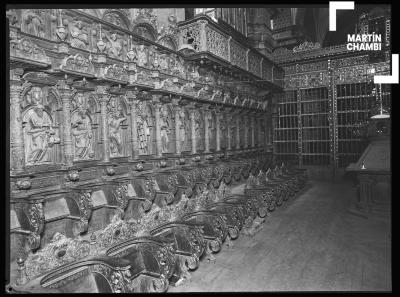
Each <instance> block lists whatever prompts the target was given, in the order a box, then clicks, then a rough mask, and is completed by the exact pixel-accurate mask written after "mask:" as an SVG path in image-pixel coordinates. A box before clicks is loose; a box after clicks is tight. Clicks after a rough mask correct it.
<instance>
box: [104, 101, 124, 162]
mask: <svg viewBox="0 0 400 297" xmlns="http://www.w3.org/2000/svg"><path fill="white" fill-rule="evenodd" d="M107 109H108V131H109V139H110V157H111V158H115V157H123V156H125V155H126V153H125V152H126V149H124V148H125V147H126V145H125V143H126V138H127V128H128V125H127V124H126V123H127V118H128V116H127V110H128V104H127V103H126V102H125V99H124V97H123V96H111V98H110V101H109V102H108V105H107Z"/></svg>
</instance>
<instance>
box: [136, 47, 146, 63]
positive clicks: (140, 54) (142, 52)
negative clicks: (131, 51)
mask: <svg viewBox="0 0 400 297" xmlns="http://www.w3.org/2000/svg"><path fill="white" fill-rule="evenodd" d="M137 58H138V65H139V66H141V67H144V66H146V65H147V53H146V48H145V46H144V45H143V44H141V45H139V47H138V49H137Z"/></svg>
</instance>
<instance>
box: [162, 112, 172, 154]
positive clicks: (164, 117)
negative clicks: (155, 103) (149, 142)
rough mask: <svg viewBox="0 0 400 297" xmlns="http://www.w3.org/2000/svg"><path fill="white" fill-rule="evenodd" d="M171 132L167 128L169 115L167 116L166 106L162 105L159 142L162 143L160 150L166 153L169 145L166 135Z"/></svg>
mask: <svg viewBox="0 0 400 297" xmlns="http://www.w3.org/2000/svg"><path fill="white" fill-rule="evenodd" d="M170 133H171V130H170V128H169V116H168V108H167V107H166V106H163V107H162V108H161V144H162V152H163V153H167V152H168V147H169V137H168V135H169V134H170Z"/></svg>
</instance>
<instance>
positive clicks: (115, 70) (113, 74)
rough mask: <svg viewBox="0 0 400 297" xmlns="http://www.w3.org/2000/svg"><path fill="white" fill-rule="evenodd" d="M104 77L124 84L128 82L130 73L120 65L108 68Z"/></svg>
mask: <svg viewBox="0 0 400 297" xmlns="http://www.w3.org/2000/svg"><path fill="white" fill-rule="evenodd" d="M104 77H106V78H109V79H113V80H120V81H124V82H125V81H128V73H127V71H126V69H125V68H124V67H123V66H121V65H119V64H113V65H109V66H107V67H106V68H105V70H104Z"/></svg>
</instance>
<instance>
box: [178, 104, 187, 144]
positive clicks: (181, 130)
mask: <svg viewBox="0 0 400 297" xmlns="http://www.w3.org/2000/svg"><path fill="white" fill-rule="evenodd" d="M177 120H178V127H179V131H178V139H179V141H180V143H181V147H183V146H184V143H185V139H186V131H185V111H183V110H180V111H179V116H178V119H177Z"/></svg>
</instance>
